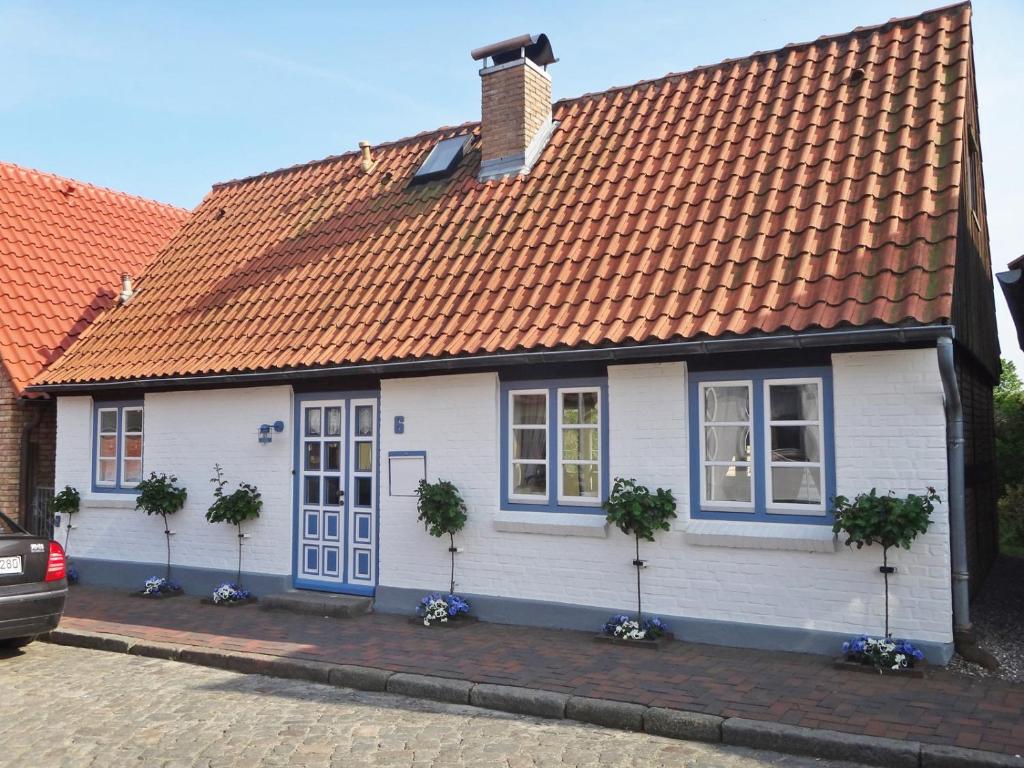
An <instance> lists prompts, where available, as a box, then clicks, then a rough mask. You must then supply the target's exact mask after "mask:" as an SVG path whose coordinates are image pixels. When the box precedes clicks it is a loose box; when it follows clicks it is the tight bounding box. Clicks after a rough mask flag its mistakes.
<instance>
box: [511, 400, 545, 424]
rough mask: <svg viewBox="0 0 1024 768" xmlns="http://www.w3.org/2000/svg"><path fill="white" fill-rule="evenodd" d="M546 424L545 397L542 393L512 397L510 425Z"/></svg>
mask: <svg viewBox="0 0 1024 768" xmlns="http://www.w3.org/2000/svg"><path fill="white" fill-rule="evenodd" d="M547 423H548V407H547V396H546V395H544V394H543V393H538V394H529V395H512V424H528V425H544V424H547Z"/></svg>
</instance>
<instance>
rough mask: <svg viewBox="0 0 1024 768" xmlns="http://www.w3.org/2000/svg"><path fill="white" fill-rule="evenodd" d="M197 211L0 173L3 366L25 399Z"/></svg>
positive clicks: (47, 178)
mask: <svg viewBox="0 0 1024 768" xmlns="http://www.w3.org/2000/svg"><path fill="white" fill-rule="evenodd" d="M187 217H188V211H184V210H181V209H179V208H174V207H172V206H169V205H163V204H161V203H155V202H152V201H150V200H143V199H142V198H139V197H133V196H131V195H125V194H121V193H119V192H113V191H111V190H109V189H103V188H101V187H94V186H92V185H90V184H83V183H82V182H80V181H73V180H71V179H64V178H61V177H60V176H53V175H51V174H48V173H40V172H39V171H33V170H30V169H27V168H21V167H19V166H17V165H11V164H10V163H0V361H2V363H3V366H4V368H5V369H6V371H7V374H8V375H9V376H10V379H11V381H12V383H13V385H14V389H15V391H16V392H17V393H19V394H21V393H22V391H23V390H24V388H25V386H26V385H27V384H28V383H29V381H31V379H32V378H33V377H34V376H36V375H37V374H38V373H39V372H40V371H41V370H42V369H43V367H44V366H45V365H47V364H48V363H50V362H51V361H53V360H54V359H55V358H56V357H57V356H58V355H60V354H61V353H62V352H63V351H64V350H66V349H67V348H68V347H69V346H70V344H71V342H72V341H74V340H75V338H76V337H77V336H78V335H79V334H80V333H81V332H82V330H83V329H84V328H85V327H86V326H87V325H88V324H89V323H90V322H92V321H93V320H94V319H95V318H96V316H97V315H98V314H99V313H100V312H102V311H103V310H104V309H105V308H106V307H107V306H109V305H110V303H111V302H112V301H113V299H114V297H115V296H116V295H117V293H118V292H119V291H120V287H121V274H122V273H123V272H127V273H129V274H138V273H139V272H140V271H141V270H142V268H143V267H144V266H145V265H146V264H147V263H148V262H149V261H150V260H151V259H152V258H153V257H154V256H155V255H156V253H157V252H158V251H159V250H160V248H162V247H163V246H164V245H166V244H167V241H168V240H169V239H170V237H171V235H172V234H174V232H175V230H177V229H178V228H179V227H180V226H181V224H182V222H183V221H184V220H185V219H186V218H187Z"/></svg>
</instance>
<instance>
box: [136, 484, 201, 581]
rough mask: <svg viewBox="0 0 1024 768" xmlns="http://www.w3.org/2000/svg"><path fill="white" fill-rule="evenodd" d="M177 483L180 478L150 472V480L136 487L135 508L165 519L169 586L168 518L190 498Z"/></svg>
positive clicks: (166, 575)
mask: <svg viewBox="0 0 1024 768" xmlns="http://www.w3.org/2000/svg"><path fill="white" fill-rule="evenodd" d="M177 482H178V478H177V477H175V476H174V475H164V474H160V475H158V474H157V473H156V472H150V473H149V478H148V479H146V480H142V481H141V482H140V483H139V484H138V485H137V486H136V487H135V489H136V490H137V491H138V492H139V497H138V499H137V500H136V502H135V508H136V509H141V510H142V511H143V512H145V513H146V514H147V515H160V517H162V518H163V521H164V536H165V537H166V539H167V570H166V573H165V575H164V579H165V580H166V582H167V583H168V584H169V583H170V581H171V530H170V527H169V526H168V523H167V516H168V515H173V514H174V513H175V512H178V511H179V510H181V508H182V507H184V506H185V499H186V498H188V491H186V490H185V489H184V488H181V487H179V486H177V485H175V483H177Z"/></svg>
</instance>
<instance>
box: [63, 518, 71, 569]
mask: <svg viewBox="0 0 1024 768" xmlns="http://www.w3.org/2000/svg"><path fill="white" fill-rule="evenodd" d="M70 540H71V515H68V527H67V528H65V529H64V559H69V558H68V542H69V541H70Z"/></svg>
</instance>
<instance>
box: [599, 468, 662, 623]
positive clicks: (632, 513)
mask: <svg viewBox="0 0 1024 768" xmlns="http://www.w3.org/2000/svg"><path fill="white" fill-rule="evenodd" d="M602 506H603V507H604V511H605V515H606V517H607V520H608V522H609V523H611V524H612V525H614V526H616V527H617V528H618V529H619V530H620V531H622V532H623V533H624V534H626V535H627V536H633V537H634V538H635V539H636V559H634V560H633V565H634V566H635V567H636V615H637V623H638V624H639V626H641V627H642V626H644V621H643V601H642V599H641V592H640V569H641V568H642V567H643V561H642V560H641V559H640V539H643V540H644V541H654V534H655V533H656V532H657V531H667V530H668V529H669V528H670V527H671V522H670V521H671V520H672V518H674V517H675V516H676V499H675V497H674V496H673V495H672V491H666V490H665V489H664V488H658V489H657V490H656V491H655V492H654V493H651V492H650V490H649V489H648V488H647V487H646V486H643V485H639V484H638V483H637V481H636V480H632V479H630V480H626V479H623V478H621V477H617V478H615V482H614V483H613V484H612V492H611V493H610V494H608V500H607V501H606V502H605V503H604V504H603V505H602Z"/></svg>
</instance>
